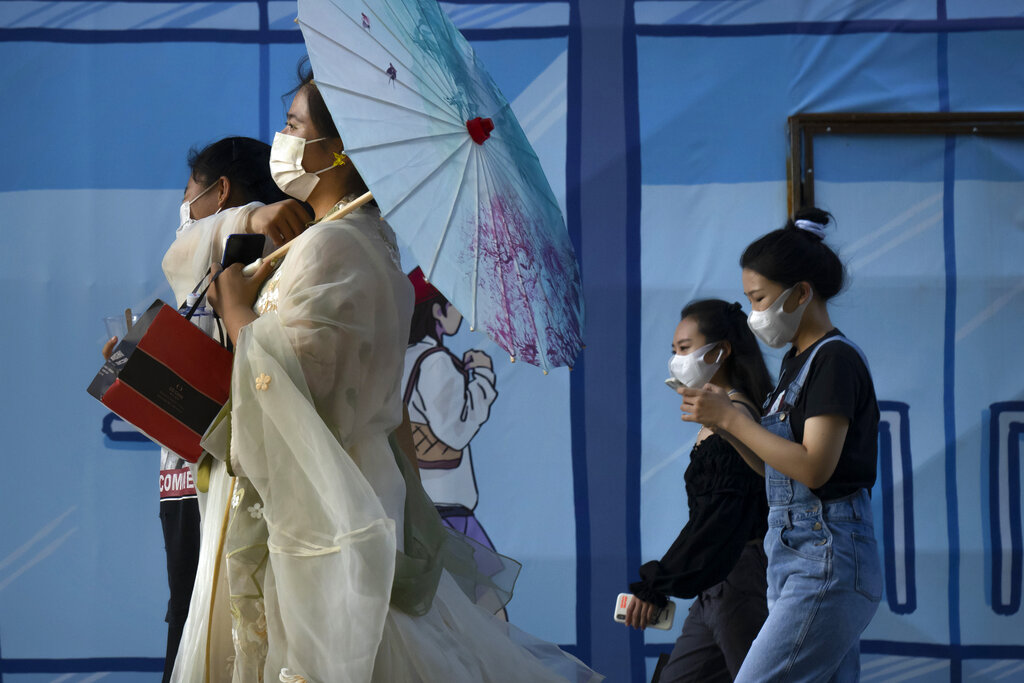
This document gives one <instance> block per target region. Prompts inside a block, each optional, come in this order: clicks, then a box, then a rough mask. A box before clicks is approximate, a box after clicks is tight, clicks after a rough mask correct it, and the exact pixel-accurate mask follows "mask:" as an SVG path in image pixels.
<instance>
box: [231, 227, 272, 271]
mask: <svg viewBox="0 0 1024 683" xmlns="http://www.w3.org/2000/svg"><path fill="white" fill-rule="evenodd" d="M266 241H267V236H266V235H246V234H242V233H238V234H235V235H228V241H227V242H226V243H225V244H224V258H222V259H221V261H220V265H221V267H223V268H227V267H228V266H230V265H232V264H235V263H241V264H242V265H243V266H247V265H249V264H250V263H252V262H253V261H255V260H256V259H258V258H259V257H261V256H263V247H264V245H265V243H266Z"/></svg>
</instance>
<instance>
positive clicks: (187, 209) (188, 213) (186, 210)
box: [177, 178, 220, 233]
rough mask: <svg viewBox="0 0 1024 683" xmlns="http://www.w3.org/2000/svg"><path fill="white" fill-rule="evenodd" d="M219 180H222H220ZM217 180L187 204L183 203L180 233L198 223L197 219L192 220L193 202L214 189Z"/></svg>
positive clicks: (179, 221) (179, 214)
mask: <svg viewBox="0 0 1024 683" xmlns="http://www.w3.org/2000/svg"><path fill="white" fill-rule="evenodd" d="M217 180H220V179H219V178H218V179H217ZM217 180H214V181H213V182H212V183H210V186H209V187H207V188H206V189H205V190H203V191H202V192H200V193H199V194H197V195H196V196H195V197H193V198H192V199H190V200H188V201H187V202H186V201H183V202H182V203H181V206H180V207H178V230H177V232H178V233H181V232H182V231H183V230H184V229H185V228H187V227H188V226H190V225H192V224H193V223H195V222H196V219H195V218H192V202H194V201H195V200H197V199H199V198H200V197H202V196H203V195H204V194H206V193H207V192H209V191H210V190H211V189H212V188H213V186H214V185H216V184H217ZM217 211H220V209H217Z"/></svg>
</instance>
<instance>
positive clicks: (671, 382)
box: [665, 377, 683, 391]
mask: <svg viewBox="0 0 1024 683" xmlns="http://www.w3.org/2000/svg"><path fill="white" fill-rule="evenodd" d="M665 386H667V387H668V388H669V389H671V390H672V391H676V390H677V389H678V388H679V387H681V386H683V383H682V382H680V381H679V380H677V379H676V378H675V377H669V378H668V379H667V380H665Z"/></svg>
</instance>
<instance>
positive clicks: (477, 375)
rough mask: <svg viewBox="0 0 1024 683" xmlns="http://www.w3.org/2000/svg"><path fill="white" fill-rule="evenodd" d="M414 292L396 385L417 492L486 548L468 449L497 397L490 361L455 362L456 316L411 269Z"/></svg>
mask: <svg viewBox="0 0 1024 683" xmlns="http://www.w3.org/2000/svg"><path fill="white" fill-rule="evenodd" d="M409 280H411V281H412V284H413V288H414V290H415V293H416V308H415V309H414V311H413V316H412V328H411V331H410V334H409V347H408V349H406V352H405V373H404V375H403V378H402V386H403V387H404V391H405V394H404V400H405V403H406V405H407V406H408V408H409V419H410V421H411V422H412V427H413V440H414V442H415V443H416V457H417V460H418V462H419V467H420V476H421V478H422V481H423V488H424V489H426V491H427V494H429V495H430V498H431V499H432V500H433V501H434V505H435V506H436V507H437V510H438V512H439V513H440V514H441V518H442V519H443V520H444V522H445V524H447V525H448V526H449V527H451V528H453V529H455V530H456V531H460V532H462V533H464V534H466V535H467V536H469V537H470V538H472V539H474V540H475V541H477V542H479V543H481V544H483V545H485V546H487V547H488V548H490V549H492V550H493V549H494V544H493V543H491V539H490V538H489V537H488V536H487V532H485V531H484V529H483V527H482V526H481V525H480V523H479V522H478V521H477V520H476V517H475V516H474V514H473V510H474V509H475V508H476V504H477V500H478V493H477V487H476V477H475V475H474V473H473V459H472V455H471V453H470V448H469V442H470V441H471V440H472V439H473V437H474V436H475V435H476V433H477V431H479V429H480V427H481V425H483V424H484V423H485V422H487V419H488V418H489V417H490V414H491V404H492V403H494V399H496V398H497V397H498V392H497V390H496V389H495V377H494V370H493V369H492V366H491V358H490V356H488V355H487V354H486V353H484V352H483V351H479V350H476V349H472V350H469V351H466V353H465V354H463V356H462V358H461V359H460V358H458V357H456V356H455V355H454V354H452V352H451V351H449V350H448V349H447V348H445V346H444V341H443V339H444V337H445V336H451V335H453V334H455V333H456V332H457V331H458V329H459V326H460V325H461V324H462V314H461V313H459V311H458V310H457V309H456V308H455V306H453V305H452V304H451V303H450V302H449V301H448V300H447V299H446V298H445V297H444V295H443V294H441V292H439V291H437V289H435V288H434V286H433V285H431V284H430V283H428V282H427V281H426V280H425V279H424V277H423V272H422V271H421V270H420V269H419V268H416V269H415V270H413V271H412V272H411V273H409Z"/></svg>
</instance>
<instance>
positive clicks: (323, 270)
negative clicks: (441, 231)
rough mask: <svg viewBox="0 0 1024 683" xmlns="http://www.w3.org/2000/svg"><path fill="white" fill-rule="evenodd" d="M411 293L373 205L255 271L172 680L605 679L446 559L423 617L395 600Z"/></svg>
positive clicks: (210, 440)
mask: <svg viewBox="0 0 1024 683" xmlns="http://www.w3.org/2000/svg"><path fill="white" fill-rule="evenodd" d="M412 306H413V296H412V287H411V285H410V283H409V281H408V279H407V278H406V276H405V274H404V272H403V271H402V269H401V267H400V264H399V263H398V250H397V247H396V246H395V241H394V235H393V233H392V232H391V229H390V227H389V226H388V225H387V224H386V223H385V222H384V221H383V220H381V219H380V217H379V214H378V213H377V211H376V209H373V208H370V207H363V208H362V209H359V210H358V211H356V212H354V213H353V214H350V215H349V216H348V217H346V218H344V219H343V220H341V221H333V222H330V223H322V224H318V225H316V226H314V227H312V228H310V229H309V230H307V231H306V232H305V233H303V234H302V235H301V236H300V237H298V238H297V239H296V240H295V243H294V245H293V247H292V249H291V251H290V252H289V254H288V256H287V257H286V258H285V259H284V260H283V262H282V264H281V265H280V267H279V268H278V269H277V270H276V271H275V273H274V274H273V275H272V276H271V278H270V279H269V280H268V281H267V284H266V285H265V286H264V289H263V291H262V293H261V295H260V297H259V299H258V301H257V304H256V309H257V312H258V313H259V314H260V317H259V318H258V319H257V320H256V321H254V322H253V323H251V324H249V325H247V326H246V327H244V328H243V329H242V330H241V332H240V334H239V337H238V343H237V348H236V352H235V365H234V370H233V375H232V402H231V408H230V419H219V421H218V422H217V423H215V424H214V426H212V427H211V429H210V431H209V432H208V433H207V436H206V439H205V441H204V445H206V446H207V448H208V450H210V451H211V452H212V453H214V454H216V455H218V456H219V457H221V458H222V459H223V460H224V465H225V466H224V467H219V468H214V469H213V470H211V475H210V494H209V497H208V498H207V501H206V506H205V515H204V517H203V539H202V550H201V557H200V566H199V572H198V574H197V577H196V585H195V589H194V592H193V597H192V603H191V608H190V613H189V620H188V623H187V624H186V627H185V633H184V635H183V637H182V644H181V646H180V648H179V652H178V658H177V660H176V663H175V669H174V676H173V679H172V680H174V681H187V682H190V683H200V682H205V681H235V682H237V683H249V682H250V681H252V682H255V681H285V682H286V683H287V682H300V681H308V682H310V683H313V682H316V683H334V682H339V683H340V682H347V681H353V682H355V681H360V682H364V681H376V682H380V683H384V682H387V683H404V682H409V683H414V682H418V681H423V682H437V683H442V682H443V683H448V682H459V681H465V682H467V683H469V682H473V683H477V682H480V681H494V682H495V683H497V682H499V681H500V682H502V683H505V682H508V681H530V682H542V681H563V680H571V681H591V680H593V681H597V680H600V679H601V677H600V676H597V675H596V674H594V673H593V672H592V671H590V669H588V668H587V667H586V666H584V665H583V664H582V663H581V662H579V661H578V660H576V659H574V658H572V657H571V656H570V655H567V654H565V653H563V652H562V651H560V650H559V649H558V648H557V647H555V646H553V645H551V644H549V643H545V642H543V641H539V640H537V639H534V638H532V637H531V636H529V635H527V634H524V633H522V632H521V631H517V630H516V629H515V628H514V627H512V626H509V625H507V624H505V623H504V622H503V621H501V620H500V619H497V618H495V617H494V616H493V615H492V614H491V613H489V612H488V611H486V610H484V609H483V608H481V607H479V606H477V605H476V604H474V603H473V602H472V601H470V599H469V598H467V597H466V594H465V593H464V592H463V590H462V589H460V588H459V585H457V584H456V581H455V579H454V578H453V577H452V576H451V575H449V574H448V572H447V571H441V572H440V580H439V583H438V585H437V590H436V593H435V594H434V596H433V602H432V604H431V603H429V602H428V604H429V605H430V606H429V609H426V608H425V609H424V611H425V613H424V614H422V615H421V616H414V615H412V614H408V613H406V612H403V611H401V610H400V609H398V608H397V607H395V606H394V605H392V604H391V598H392V582H393V580H394V577H395V571H396V553H401V551H402V550H403V533H402V530H403V528H405V521H406V520H405V519H404V514H405V511H406V509H407V508H406V480H405V479H404V478H403V475H402V472H401V471H400V468H399V466H398V463H397V462H396V458H395V454H394V452H393V451H392V448H391V446H390V445H389V442H388V435H389V434H390V433H391V432H392V431H393V430H394V429H395V428H396V427H397V426H398V424H399V423H400V421H401V417H402V402H401V394H400V382H401V377H402V365H403V360H404V355H405V347H406V342H407V339H408V332H409V322H410V319H411V315H412ZM222 417H223V416H222ZM228 434H229V436H228ZM228 444H229V445H228ZM229 469H230V471H231V472H233V473H234V475H236V479H235V481H234V482H233V483H228V482H229V480H230V479H229V476H228V470H229ZM427 507H428V508H429V506H427ZM430 514H434V513H433V511H432V509H431V513H430Z"/></svg>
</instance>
